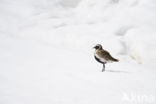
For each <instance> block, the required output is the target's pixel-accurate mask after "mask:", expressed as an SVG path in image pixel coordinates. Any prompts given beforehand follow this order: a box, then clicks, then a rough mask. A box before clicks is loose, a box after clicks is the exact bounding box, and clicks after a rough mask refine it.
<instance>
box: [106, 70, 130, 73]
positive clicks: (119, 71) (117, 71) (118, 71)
mask: <svg viewBox="0 0 156 104" xmlns="http://www.w3.org/2000/svg"><path fill="white" fill-rule="evenodd" d="M106 72H115V73H128V72H127V71H121V70H106Z"/></svg>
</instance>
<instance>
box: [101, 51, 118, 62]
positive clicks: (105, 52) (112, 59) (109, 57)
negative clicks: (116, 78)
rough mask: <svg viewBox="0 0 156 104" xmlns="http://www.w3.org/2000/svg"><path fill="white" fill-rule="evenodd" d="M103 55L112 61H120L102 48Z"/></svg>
mask: <svg viewBox="0 0 156 104" xmlns="http://www.w3.org/2000/svg"><path fill="white" fill-rule="evenodd" d="M101 57H103V58H105V59H106V60H110V61H118V59H115V58H113V57H112V56H111V55H110V53H109V52H108V51H106V50H101Z"/></svg>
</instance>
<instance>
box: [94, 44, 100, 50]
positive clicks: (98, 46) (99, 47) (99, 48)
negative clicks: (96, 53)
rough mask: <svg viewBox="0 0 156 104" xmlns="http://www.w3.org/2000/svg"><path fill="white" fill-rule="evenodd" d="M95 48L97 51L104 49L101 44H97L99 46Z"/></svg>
mask: <svg viewBox="0 0 156 104" xmlns="http://www.w3.org/2000/svg"><path fill="white" fill-rule="evenodd" d="M93 48H95V49H102V45H101V44H97V45H96V46H94V47H93Z"/></svg>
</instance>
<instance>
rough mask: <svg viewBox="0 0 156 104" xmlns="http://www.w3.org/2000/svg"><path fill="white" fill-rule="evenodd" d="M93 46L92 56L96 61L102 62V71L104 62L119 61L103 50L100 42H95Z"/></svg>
mask: <svg viewBox="0 0 156 104" xmlns="http://www.w3.org/2000/svg"><path fill="white" fill-rule="evenodd" d="M93 48H94V49H95V52H94V58H95V59H96V61H98V62H99V63H101V64H103V68H102V72H104V71H105V64H106V63H110V62H118V61H119V60H118V59H116V58H114V57H112V56H111V55H110V53H109V52H108V51H106V50H104V49H103V47H102V45H101V44H97V45H95V46H94V47H93Z"/></svg>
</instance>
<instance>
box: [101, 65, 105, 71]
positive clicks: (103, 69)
mask: <svg viewBox="0 0 156 104" xmlns="http://www.w3.org/2000/svg"><path fill="white" fill-rule="evenodd" d="M104 71H105V63H103V68H102V72H104Z"/></svg>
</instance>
